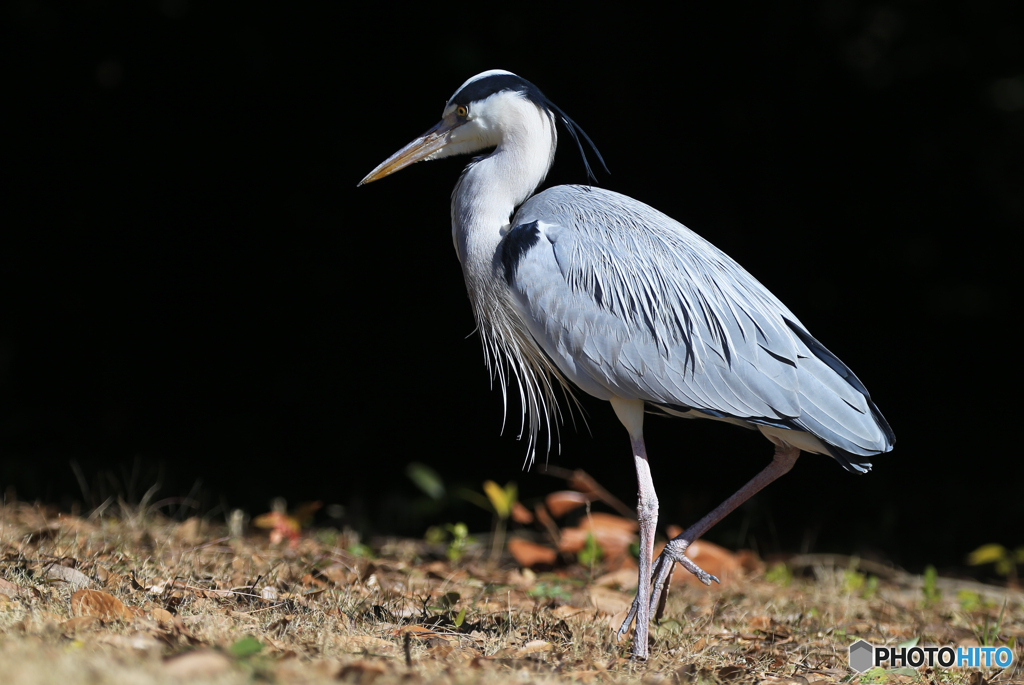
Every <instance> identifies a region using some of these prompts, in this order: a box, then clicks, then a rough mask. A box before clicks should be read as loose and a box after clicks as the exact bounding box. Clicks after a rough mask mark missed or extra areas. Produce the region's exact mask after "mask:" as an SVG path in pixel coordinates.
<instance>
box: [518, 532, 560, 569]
mask: <svg viewBox="0 0 1024 685" xmlns="http://www.w3.org/2000/svg"><path fill="white" fill-rule="evenodd" d="M508 551H509V553H510V554H511V555H512V557H513V558H514V559H515V560H516V563H517V564H519V565H520V566H524V567H526V568H529V567H531V566H536V565H538V564H544V565H546V566H552V565H554V563H555V562H556V561H558V552H557V551H555V550H553V549H551V548H550V547H545V546H544V545H538V544H537V543H536V542H530V541H529V540H523V539H522V538H512V539H511V540H509V541H508Z"/></svg>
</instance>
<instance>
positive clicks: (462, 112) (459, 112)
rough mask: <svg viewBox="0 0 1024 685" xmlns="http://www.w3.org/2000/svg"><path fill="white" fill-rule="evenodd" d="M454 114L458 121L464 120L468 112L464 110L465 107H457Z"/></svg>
mask: <svg viewBox="0 0 1024 685" xmlns="http://www.w3.org/2000/svg"><path fill="white" fill-rule="evenodd" d="M455 113H456V114H457V115H459V118H460V119H465V118H466V117H467V116H469V110H468V109H466V106H465V105H459V107H458V109H456V110H455Z"/></svg>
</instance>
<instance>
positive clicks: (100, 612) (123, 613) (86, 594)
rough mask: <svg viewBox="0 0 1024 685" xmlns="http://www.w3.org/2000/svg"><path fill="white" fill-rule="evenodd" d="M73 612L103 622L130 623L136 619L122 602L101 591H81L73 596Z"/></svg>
mask: <svg viewBox="0 0 1024 685" xmlns="http://www.w3.org/2000/svg"><path fill="white" fill-rule="evenodd" d="M71 612H72V613H74V614H75V615H77V616H96V617H98V618H99V619H100V620H103V621H130V620H131V619H132V618H134V617H135V613H134V612H132V611H130V610H129V609H128V607H126V606H125V605H124V604H122V603H121V600H119V599H118V598H117V597H114V596H113V595H110V594H107V593H106V592H102V591H100V590H79V591H77V592H75V593H74V594H73V595H71Z"/></svg>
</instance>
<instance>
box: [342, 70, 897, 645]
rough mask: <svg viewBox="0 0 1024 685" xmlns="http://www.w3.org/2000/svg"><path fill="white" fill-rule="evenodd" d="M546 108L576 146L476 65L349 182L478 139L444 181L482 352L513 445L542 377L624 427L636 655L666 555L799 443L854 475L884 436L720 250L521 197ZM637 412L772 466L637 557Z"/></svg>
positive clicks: (650, 214) (569, 198)
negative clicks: (752, 440)
mask: <svg viewBox="0 0 1024 685" xmlns="http://www.w3.org/2000/svg"><path fill="white" fill-rule="evenodd" d="M558 121H561V122H562V124H563V125H564V126H565V127H566V129H567V130H568V132H569V133H570V134H571V135H572V137H573V139H574V140H575V141H576V143H577V146H578V147H579V150H580V153H581V154H582V156H583V160H584V165H585V166H586V168H587V172H588V174H590V175H591V177H592V176H593V174H592V172H591V169H590V165H589V163H588V162H587V156H586V152H585V150H584V147H583V141H585V142H586V143H588V144H589V146H590V147H591V149H592V150H593V151H594V154H595V155H596V156H597V158H598V160H599V161H600V162H601V163H602V165H603V164H604V161H603V160H602V159H601V155H600V153H598V151H597V148H596V147H595V146H594V144H593V142H592V141H591V140H590V138H589V137H588V136H587V135H586V134H585V133H584V132H583V130H582V129H581V128H580V127H579V126H578V125H577V124H576V123H575V122H574V121H573V120H572V119H570V118H569V117H568V116H566V115H565V113H564V112H562V110H561V109H559V108H558V107H556V106H555V105H554V104H553V103H552V102H551V101H550V100H549V99H548V98H547V97H545V96H544V94H543V93H541V91H540V90H538V89H537V87H536V86H534V85H533V84H532V83H530V82H528V81H526V80H524V79H522V78H520V77H518V76H516V75H515V74H512V73H510V72H507V71H502V70H492V71H486V72H484V73H481V74H478V75H476V76H474V77H472V78H471V79H469V80H468V81H466V82H465V83H463V84H462V86H460V87H459V89H458V90H457V91H455V94H454V95H453V96H452V97H451V99H449V100H448V102H447V104H446V105H445V108H444V112H443V114H442V118H441V121H440V122H439V123H438V124H437V125H435V126H434V127H433V128H431V129H430V130H429V131H427V132H426V133H424V134H423V135H422V136H420V137H419V138H416V139H415V140H413V141H412V142H411V143H409V144H408V145H406V146H405V147H403V148H402V149H401V150H399V151H398V152H396V153H395V154H393V155H392V156H391V157H389V158H388V159H387V160H385V161H384V162H383V163H381V164H380V165H379V166H378V167H377V168H376V169H374V170H373V171H371V172H370V173H369V174H368V175H367V176H366V177H365V178H364V179H363V180H362V181H361V182H360V184H359V185H362V184H364V183H369V182H371V181H375V180H377V179H380V178H383V177H384V176H387V175H389V174H392V173H394V172H396V171H398V170H400V169H402V168H404V167H406V166H409V165H410V164H412V163H414V162H418V161H420V160H429V159H440V158H442V157H448V156H450V155H457V154H467V153H475V152H481V151H485V150H490V151H489V152H488V153H487V154H484V155H483V156H481V157H477V158H475V159H474V160H473V161H472V162H471V163H470V164H469V165H468V166H467V167H466V169H465V170H464V171H463V172H462V175H461V177H460V178H459V181H458V183H457V184H456V186H455V190H454V192H453V193H452V204H451V218H452V239H453V240H454V242H455V250H456V252H457V253H458V258H459V261H460V262H461V264H462V270H463V274H464V276H465V280H466V289H467V291H468V293H469V299H470V302H471V304H472V308H473V314H474V316H475V319H476V323H477V330H478V331H479V334H480V337H481V339H482V341H483V345H484V349H485V358H486V360H487V365H488V367H489V369H490V371H491V373H492V377H496V378H497V379H498V381H499V383H500V385H501V388H502V392H503V393H505V392H506V390H507V388H508V382H509V381H510V379H511V378H512V377H514V378H515V379H516V380H517V385H518V388H519V393H520V397H521V400H522V406H523V422H524V426H525V425H527V424H528V435H529V441H530V447H529V449H530V450H531V453H532V450H533V449H534V448H535V446H536V440H537V435H538V431H539V430H540V428H541V427H542V425H546V427H547V428H548V429H549V443H548V444H549V447H550V428H551V423H552V422H553V421H556V420H557V419H558V414H557V413H558V406H557V402H556V399H555V389H556V387H558V386H559V385H560V386H562V387H563V388H565V389H566V390H567V391H569V390H571V388H572V387H573V386H575V387H576V388H579V389H580V390H582V391H584V392H586V393H589V394H591V395H593V396H595V397H598V398H600V399H603V400H608V401H609V402H610V403H611V405H612V408H613V410H614V411H615V414H616V415H617V416H618V418H619V420H620V421H621V422H622V424H623V425H624V426H625V428H626V430H627V431H628V433H629V438H630V443H631V446H632V451H633V459H634V465H635V467H636V476H637V483H638V503H637V518H638V519H639V522H640V555H639V567H640V569H639V577H638V586H637V594H636V598H635V599H634V600H633V605H632V608H631V609H630V612H629V616H628V617H627V618H626V620H625V622H624V623H623V624H622V627H621V628H620V629H619V633H618V636H619V637H620V638H621V637H622V635H623V634H624V633H625V632H626V630H627V629H628V627H629V625H630V624H631V622H632V621H633V619H634V618H635V619H636V630H635V633H634V638H633V646H632V654H633V656H634V658H637V659H646V658H647V656H648V624H649V621H650V618H651V615H652V613H655V612H658V613H660V612H661V611H662V610H663V608H664V604H663V603H664V598H665V596H666V594H667V591H668V582H669V579H670V573H671V570H672V567H673V566H674V564H675V563H676V562H678V563H680V564H681V565H683V566H684V567H685V568H686V569H688V570H689V571H691V572H692V573H694V574H695V575H696V576H697V577H698V578H700V580H701V581H703V582H704V583H705V584H706V585H710V584H711V582H712V581H716V582H717V581H718V579H717V578H715V577H714V576H711V575H710V574H708V573H706V572H704V571H703V570H702V569H700V568H699V567H698V566H696V565H695V564H694V563H693V562H692V561H691V560H690V559H688V558H687V557H686V555H685V552H686V548H687V547H688V546H689V545H690V544H691V543H692V542H693V541H694V540H696V539H697V538H699V537H700V536H701V535H703V534H704V533H705V532H707V530H708V529H709V528H711V526H713V525H714V524H715V523H716V522H718V521H719V520H720V519H721V518H722V517H724V516H725V515H726V514H728V513H729V512H731V511H732V510H734V509H735V508H736V507H737V506H739V505H740V504H742V503H743V502H744V501H745V500H747V499H748V498H749V497H751V496H752V495H753V494H754V493H756V492H758V491H759V490H760V489H761V488H763V487H764V486H765V485H767V484H768V483H770V482H772V481H773V480H775V479H776V478H778V477H779V476H780V475H782V474H783V473H786V472H787V471H789V470H790V468H792V466H793V464H794V463H795V462H796V459H797V457H798V456H799V454H800V451H801V450H802V451H805V452H813V453H817V454H824V455H829V456H831V457H833V458H834V459H835V460H836V461H838V462H839V463H840V464H841V465H842V466H844V467H845V468H846V469H848V470H850V471H853V472H859V473H863V472H866V471H867V470H868V469H869V468H870V467H871V463H870V457H871V456H872V455H875V454H879V453H882V452H887V451H889V450H891V449H892V446H893V441H894V436H893V432H892V430H891V429H890V428H889V425H888V424H887V423H886V421H885V419H884V418H883V417H882V414H881V413H880V412H879V411H878V408H877V407H876V406H875V404H874V402H872V400H871V397H870V395H869V394H868V391H867V389H866V388H865V387H864V385H863V384H862V383H861V382H860V380H859V379H858V378H857V377H856V376H855V375H854V374H853V372H852V371H850V369H849V368H848V367H847V366H846V365H845V364H843V363H842V362H841V361H839V359H838V358H836V356H835V355H833V354H832V353H831V352H829V351H828V350H827V349H825V347H824V346H823V345H822V344H821V343H819V342H818V341H817V340H816V339H815V338H814V337H813V336H811V334H810V333H808V332H807V329H806V328H805V327H804V325H803V324H802V323H800V320H799V319H798V318H797V317H796V316H795V315H794V314H793V313H792V312H791V311H790V310H789V309H788V308H787V307H786V306H785V305H784V304H782V302H780V301H779V300H778V299H777V298H776V297H775V296H774V295H772V293H770V292H769V291H768V290H767V289H766V288H765V287H764V286H763V285H761V284H760V283H759V282H758V281H757V280H755V279H754V277H753V276H751V275H750V274H749V273H747V272H746V271H745V270H744V269H743V268H742V267H741V266H739V265H738V264H737V263H736V262H735V261H733V260H732V259H731V258H729V257H728V256H727V255H726V254H725V253H723V252H722V251H720V250H718V249H717V248H715V247H714V246H713V245H712V244H711V243H709V242H708V241H706V240H704V239H703V238H701V237H700V236H698V235H697V234H696V233H694V232H692V231H691V230H690V229H688V228H686V227H685V226H683V225H682V224H680V223H679V222H677V221H675V220H673V219H671V218H669V217H668V216H665V215H664V214H662V213H660V212H658V211H657V210H655V209H653V208H651V207H649V206H647V205H645V204H643V203H642V202H639V201H637V200H634V199H632V198H630V197H626V196H624V195H620V194H618V193H614V192H611V191H608V190H603V189H600V188H596V187H592V186H585V185H564V186H556V187H553V188H548V189H547V190H545V191H543V192H541V193H538V194H536V195H534V191H535V190H536V189H537V187H538V186H539V185H540V183H541V182H542V181H543V180H544V178H545V177H546V176H547V173H548V170H549V169H550V167H551V164H552V161H553V160H554V155H555V147H556V144H557V140H558V136H557V130H556V123H557V122H558ZM645 409H650V410H651V411H656V412H659V413H663V414H668V415H672V416H679V417H684V418H703V419H712V420H718V421H726V422H729V423H733V424H736V425H739V426H743V427H746V428H751V429H756V430H759V431H760V432H761V433H762V434H764V436H765V437H766V438H767V439H768V440H770V441H771V442H772V443H773V444H774V446H775V451H774V457H773V459H772V461H771V463H770V464H769V465H768V466H767V467H765V468H764V470H762V471H761V472H760V473H759V474H757V475H756V476H755V477H754V478H753V479H752V480H751V481H749V482H748V483H747V484H746V485H744V486H743V487H742V488H740V490H739V491H737V492H736V493H735V494H734V495H732V496H731V497H730V498H729V499H727V500H726V501H725V502H723V503H722V504H721V505H719V506H718V507H717V508H716V509H714V510H713V511H712V512H711V513H710V514H708V515H707V516H705V517H704V518H703V519H701V520H700V521H698V522H697V523H695V524H694V525H692V526H690V527H689V528H688V529H686V530H685V531H684V532H683V533H682V534H680V535H679V536H678V537H676V538H675V539H673V540H671V541H670V542H669V543H668V545H667V546H666V547H665V549H664V551H662V553H661V555H660V556H659V557H658V559H657V560H656V561H654V562H653V563H652V559H651V558H652V556H653V547H654V532H655V527H656V524H657V518H658V499H657V495H656V494H655V490H654V483H653V480H652V477H651V470H650V467H649V463H648V458H647V451H646V448H645V446H644V438H643V420H644V412H645Z"/></svg>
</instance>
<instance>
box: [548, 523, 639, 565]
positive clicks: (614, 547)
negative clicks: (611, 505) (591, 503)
mask: <svg viewBox="0 0 1024 685" xmlns="http://www.w3.org/2000/svg"><path fill="white" fill-rule="evenodd" d="M636 530H637V522H636V521H633V520H630V519H627V518H623V517H621V516H615V515H614V514H606V513H603V512H594V513H593V514H591V515H590V516H587V517H586V518H583V519H580V522H579V525H578V526H577V527H575V528H564V529H563V530H562V538H561V540H559V543H558V549H559V551H561V552H568V553H570V554H576V553H577V552H579V551H580V550H582V549H583V548H584V547H585V546H586V544H587V538H588V537H589V536H591V535H593V536H594V541H595V542H596V543H597V546H598V547H600V548H601V552H602V553H603V554H604V556H605V557H606V558H608V559H613V558H616V557H622V556H625V555H626V554H627V553H628V551H629V546H630V545H631V544H633V543H634V542H636V540H637V534H636Z"/></svg>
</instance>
